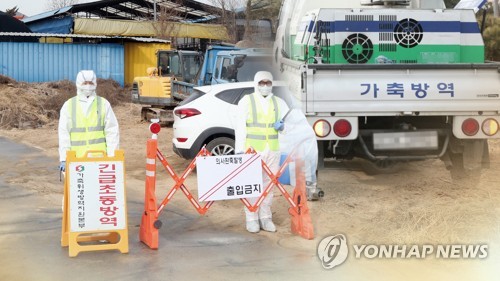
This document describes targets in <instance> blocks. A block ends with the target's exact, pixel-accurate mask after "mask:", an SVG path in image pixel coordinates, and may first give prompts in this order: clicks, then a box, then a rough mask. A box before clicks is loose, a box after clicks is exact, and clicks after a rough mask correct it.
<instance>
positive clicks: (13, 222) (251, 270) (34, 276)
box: [0, 139, 330, 280]
mask: <svg viewBox="0 0 500 281" xmlns="http://www.w3.org/2000/svg"><path fill="white" fill-rule="evenodd" d="M0 159H2V161H1V163H0V175H1V176H0V214H1V215H0V261H1V266H0V280H118V279H119V280H200V279H202V278H204V279H205V278H207V279H208V280H242V279H245V280H250V279H255V278H257V279H266V280H269V279H275V280H278V279H280V280H283V279H285V278H287V279H292V280H297V279H299V278H300V277H304V278H307V279H309V278H310V277H311V275H310V274H311V273H313V275H314V276H316V277H318V278H320V279H323V280H324V278H327V277H328V276H330V273H329V272H327V271H325V270H323V269H322V268H321V264H320V263H319V261H318V260H317V258H316V257H315V256H314V251H315V250H314V248H315V246H314V245H315V242H313V241H311V246H312V247H311V250H306V251H304V250H303V249H293V247H290V246H287V245H288V244H290V242H293V239H300V238H294V237H291V239H292V240H289V241H279V243H275V242H273V241H272V239H268V238H269V235H272V234H268V233H261V234H258V235H252V234H249V233H246V232H244V231H239V230H238V231H234V229H232V228H227V229H218V227H217V225H213V224H212V223H211V221H210V217H209V216H208V217H201V218H200V217H199V216H197V215H195V214H192V215H186V214H185V213H186V212H182V211H181V210H178V209H176V208H175V206H174V207H173V208H172V207H169V210H167V211H166V212H164V213H163V215H162V220H163V221H164V222H165V221H168V226H169V227H168V228H162V229H161V231H160V249H159V250H156V251H155V250H150V249H149V248H147V247H146V246H145V245H144V244H142V243H141V242H139V241H138V224H139V223H140V210H141V209H142V201H139V200H141V199H142V198H143V195H136V194H129V196H128V197H129V200H128V208H129V236H130V238H129V239H130V241H129V242H130V243H129V244H130V252H129V253H128V254H120V253H119V252H118V251H107V252H84V253H80V254H79V255H78V256H77V257H76V258H69V257H68V250H67V248H61V246H60V232H61V215H62V214H61V208H60V202H61V201H60V200H61V196H62V194H61V193H60V192H59V193H58V192H51V191H43V189H42V190H31V189H26V188H22V187H18V186H14V185H9V184H6V183H5V179H6V178H7V177H8V178H11V177H22V175H21V174H17V173H18V172H16V169H15V166H16V165H14V163H19V162H25V163H29V165H30V166H31V167H30V168H31V170H32V171H34V172H36V173H40V174H43V173H51V174H54V176H55V175H57V172H56V171H55V169H56V168H55V167H54V166H55V165H56V162H55V161H54V159H47V158H45V157H44V156H43V155H42V154H41V153H39V152H37V151H36V150H34V149H31V148H28V147H26V146H23V145H19V144H15V143H12V142H10V141H7V140H5V139H0ZM169 206H170V205H169ZM280 244H281V245H280ZM311 270H312V271H311Z"/></svg>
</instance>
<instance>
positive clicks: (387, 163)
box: [361, 160, 403, 175]
mask: <svg viewBox="0 0 500 281" xmlns="http://www.w3.org/2000/svg"><path fill="white" fill-rule="evenodd" d="M361 166H362V168H363V171H364V172H365V173H366V174H368V175H380V174H394V173H397V172H399V171H400V170H401V169H402V168H403V163H402V162H399V161H393V160H377V161H370V160H364V161H363V162H362V164H361Z"/></svg>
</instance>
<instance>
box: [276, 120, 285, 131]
mask: <svg viewBox="0 0 500 281" xmlns="http://www.w3.org/2000/svg"><path fill="white" fill-rule="evenodd" d="M274 129H275V130H276V131H283V129H285V123H284V122H283V120H280V121H276V123H274Z"/></svg>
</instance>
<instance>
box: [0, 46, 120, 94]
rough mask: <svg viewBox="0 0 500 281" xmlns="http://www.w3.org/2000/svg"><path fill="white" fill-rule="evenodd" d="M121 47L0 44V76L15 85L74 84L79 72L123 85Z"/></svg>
mask: <svg viewBox="0 0 500 281" xmlns="http://www.w3.org/2000/svg"><path fill="white" fill-rule="evenodd" d="M124 57H125V56H124V47H123V45H122V44H41V43H27V42H0V74H2V75H5V76H9V77H11V78H13V79H15V80H17V81H24V82H49V81H59V80H64V79H68V80H71V81H73V80H75V78H76V74H77V73H78V72H79V71H80V70H83V69H91V70H94V71H95V73H96V75H97V77H99V78H103V79H113V80H116V81H117V82H118V83H120V85H122V86H123V84H124V76H125V70H124Z"/></svg>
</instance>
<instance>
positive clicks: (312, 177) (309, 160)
mask: <svg viewBox="0 0 500 281" xmlns="http://www.w3.org/2000/svg"><path fill="white" fill-rule="evenodd" d="M289 104H291V107H292V108H291V109H290V111H289V113H288V114H287V116H286V117H285V121H286V126H287V131H286V135H280V138H279V140H280V151H281V153H284V154H285V155H288V154H290V153H292V152H293V151H294V150H295V157H301V158H302V159H303V161H304V168H305V179H306V193H307V199H308V200H318V199H319V198H321V197H323V195H324V192H323V191H322V190H321V188H319V187H318V186H317V177H316V172H317V168H318V143H317V140H316V134H315V133H314V130H313V128H312V127H311V125H310V124H309V122H307V119H306V117H305V116H304V113H302V111H301V110H300V109H299V108H297V107H298V105H297V102H290V103H289ZM292 161H293V160H292ZM288 169H289V170H290V175H291V176H290V178H291V179H290V184H291V185H293V186H295V185H296V183H295V180H294V179H295V163H294V162H291V163H290V164H289V166H288Z"/></svg>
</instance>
